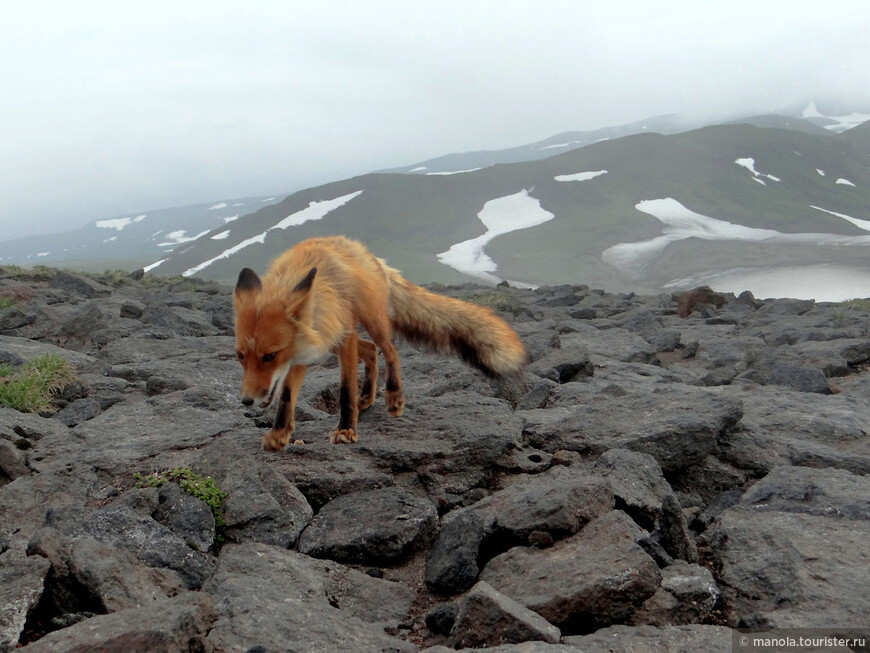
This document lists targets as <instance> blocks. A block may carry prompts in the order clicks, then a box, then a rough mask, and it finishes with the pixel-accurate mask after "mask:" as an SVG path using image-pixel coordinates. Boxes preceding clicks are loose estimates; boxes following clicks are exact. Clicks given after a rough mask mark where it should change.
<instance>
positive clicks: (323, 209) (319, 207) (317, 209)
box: [270, 190, 362, 231]
mask: <svg viewBox="0 0 870 653" xmlns="http://www.w3.org/2000/svg"><path fill="white" fill-rule="evenodd" d="M360 194H362V191H361V190H358V191H356V192H355V193H350V194H349V195H342V196H341V197H336V198H335V199H334V200H323V201H322V202H311V204H309V205H308V208H305V209H302V210H301V211H297V212H296V213H293V214H291V215H288V216H287V217H286V218H284V219H283V220H281V222H279V223H278V224H276V225H275V226H274V227H271V228H270V231H271V229H287V227H295V226H297V225H300V224H302V223H303V222H310V221H312V220H320V219H322V218H323V217H324V216H325V215H326V214H327V213H330V212H331V211H335V209H337V208H338V207H340V206H343V205H344V204H347V203H348V202H350V201H351V200H352V199H353V198H354V197H357V196H358V195H360Z"/></svg>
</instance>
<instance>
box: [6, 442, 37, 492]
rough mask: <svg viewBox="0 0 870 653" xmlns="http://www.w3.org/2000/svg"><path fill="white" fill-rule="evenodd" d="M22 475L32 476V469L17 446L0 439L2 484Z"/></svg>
mask: <svg viewBox="0 0 870 653" xmlns="http://www.w3.org/2000/svg"><path fill="white" fill-rule="evenodd" d="M21 476H30V469H28V467H27V465H25V464H24V461H23V460H22V459H21V456H20V455H19V454H18V452H17V451H16V450H15V447H13V446H12V445H10V444H7V443H6V442H3V441H2V440H0V485H5V484H6V483H8V482H9V481H14V480H15V479H16V478H19V477H21Z"/></svg>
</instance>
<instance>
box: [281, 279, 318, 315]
mask: <svg viewBox="0 0 870 653" xmlns="http://www.w3.org/2000/svg"><path fill="white" fill-rule="evenodd" d="M316 275H317V268H316V267H313V268H311V269H310V270H309V271H308V274H306V275H305V277H304V278H303V279H302V281H300V282H299V283H297V284H296V286H295V287H294V288H293V291H292V292H291V293H290V298H291V299H290V301H289V303H288V304H287V317H292V318H305V317H306V315H308V314H309V313H310V311H308V310H307V309H308V308H309V307H310V306H311V302H310V301H309V300H310V299H311V292H310V290H311V285H312V284H313V283H314V277H315V276H316Z"/></svg>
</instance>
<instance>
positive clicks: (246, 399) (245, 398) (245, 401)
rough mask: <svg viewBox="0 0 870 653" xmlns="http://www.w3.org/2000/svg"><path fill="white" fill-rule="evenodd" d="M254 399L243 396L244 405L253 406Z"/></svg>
mask: <svg viewBox="0 0 870 653" xmlns="http://www.w3.org/2000/svg"><path fill="white" fill-rule="evenodd" d="M253 405H254V400H253V399H251V398H250V397H242V406H253Z"/></svg>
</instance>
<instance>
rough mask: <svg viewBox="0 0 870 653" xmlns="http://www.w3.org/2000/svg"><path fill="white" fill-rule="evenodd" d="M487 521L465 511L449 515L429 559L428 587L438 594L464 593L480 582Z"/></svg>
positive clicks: (474, 513)
mask: <svg viewBox="0 0 870 653" xmlns="http://www.w3.org/2000/svg"><path fill="white" fill-rule="evenodd" d="M483 536H484V520H483V518H482V517H481V516H479V515H478V514H477V513H476V512H472V511H468V510H462V511H457V512H455V513H452V514H450V515H448V518H447V519H445V520H444V523H443V524H442V526H441V530H440V531H439V533H438V538H437V539H436V540H435V542H434V544H433V545H432V547H431V548H430V549H429V553H428V555H427V557H426V576H425V580H426V585H427V586H428V587H429V589H430V590H432V591H433V592H436V593H439V594H458V593H459V592H464V591H465V590H467V589H468V588H470V587H471V586H472V585H474V582H475V581H476V580H477V576H478V574H479V573H480V569H479V567H478V564H477V558H478V555H479V552H480V545H481V543H482V542H483Z"/></svg>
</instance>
